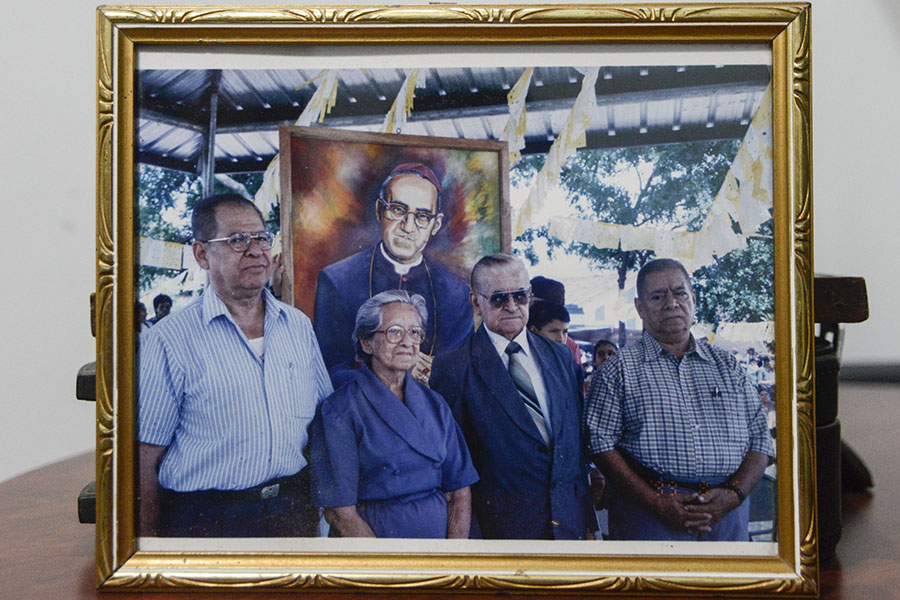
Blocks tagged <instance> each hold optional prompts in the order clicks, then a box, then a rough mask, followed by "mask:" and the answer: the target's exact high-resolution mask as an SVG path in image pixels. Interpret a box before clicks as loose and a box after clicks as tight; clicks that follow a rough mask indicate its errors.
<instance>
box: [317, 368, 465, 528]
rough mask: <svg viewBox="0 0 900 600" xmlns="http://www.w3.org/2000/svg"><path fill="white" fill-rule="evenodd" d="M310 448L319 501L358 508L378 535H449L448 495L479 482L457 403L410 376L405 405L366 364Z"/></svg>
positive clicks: (329, 404)
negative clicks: (454, 408) (455, 409)
mask: <svg viewBox="0 0 900 600" xmlns="http://www.w3.org/2000/svg"><path fill="white" fill-rule="evenodd" d="M309 447H310V468H311V476H312V501H313V503H314V504H315V505H316V506H323V507H326V508H331V507H338V506H352V505H356V510H357V512H358V513H359V514H360V516H361V517H362V518H363V520H365V521H366V522H367V523H368V524H369V526H370V527H371V528H372V530H373V531H374V532H375V535H376V536H377V537H401V538H444V537H446V536H447V501H446V499H445V497H444V493H445V492H452V491H455V490H458V489H461V488H464V487H466V486H470V485H472V484H473V483H475V482H476V481H478V475H477V473H476V472H475V467H473V466H472V459H471V456H470V455H469V450H468V448H467V447H466V443H465V440H464V438H463V436H462V432H461V431H460V429H459V426H458V425H457V424H456V421H455V420H454V419H453V415H452V414H451V412H450V407H449V406H448V405H447V403H446V402H444V400H443V398H441V397H440V396H439V395H438V394H437V393H435V392H433V391H432V390H430V389H428V388H427V387H425V386H423V385H421V384H419V383H418V382H416V381H415V380H414V379H413V378H412V377H410V376H409V374H407V375H406V400H405V402H401V400H400V399H399V398H397V396H395V395H394V393H393V392H391V391H390V390H389V389H388V387H387V386H386V385H385V384H384V383H383V382H382V381H381V380H380V379H378V377H377V376H376V375H375V374H374V373H373V372H372V371H370V370H369V369H368V368H366V367H363V368H361V369H360V370H359V371H358V373H357V375H356V377H355V378H354V379H353V380H351V381H350V382H349V383H348V384H347V385H345V386H343V387H342V388H340V389H339V390H338V391H337V392H335V393H334V394H332V395H331V396H329V397H328V398H326V399H325V400H324V401H323V402H322V403H321V405H320V406H319V409H318V410H317V412H316V416H315V418H314V419H313V422H312V424H311V425H310V428H309Z"/></svg>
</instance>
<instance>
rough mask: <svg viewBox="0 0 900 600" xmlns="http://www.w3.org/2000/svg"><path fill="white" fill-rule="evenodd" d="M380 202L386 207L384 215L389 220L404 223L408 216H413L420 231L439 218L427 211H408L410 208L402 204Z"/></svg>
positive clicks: (379, 200) (383, 210) (380, 200)
mask: <svg viewBox="0 0 900 600" xmlns="http://www.w3.org/2000/svg"><path fill="white" fill-rule="evenodd" d="M378 202H380V203H381V204H383V205H384V208H383V209H382V213H383V214H384V216H385V217H386V218H387V219H389V220H391V221H404V220H406V215H412V216H413V221H415V223H416V227H418V228H419V229H425V228H426V227H428V225H430V224H431V222H432V221H433V220H434V218H435V217H436V216H437V214H435V213H433V212H428V211H427V210H408V208H409V207H407V206H406V205H405V204H401V203H400V202H385V201H384V200H382V199H381V198H379V199H378Z"/></svg>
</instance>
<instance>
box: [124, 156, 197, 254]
mask: <svg viewBox="0 0 900 600" xmlns="http://www.w3.org/2000/svg"><path fill="white" fill-rule="evenodd" d="M137 192H138V235H140V236H144V237H148V238H152V239H157V240H163V241H167V242H177V243H179V244H186V243H188V242H190V240H191V224H190V219H189V218H188V215H189V214H190V211H191V210H192V209H193V207H194V205H195V204H196V203H197V202H198V201H199V200H200V198H201V197H202V189H201V185H200V178H199V177H197V175H195V174H193V173H185V172H182V171H174V170H172V169H163V168H161V167H154V166H151V165H143V164H142V165H139V166H138V185H137ZM181 200H183V201H184V203H183V204H180V201H181ZM179 206H181V207H182V208H181V210H179ZM173 211H174V212H173Z"/></svg>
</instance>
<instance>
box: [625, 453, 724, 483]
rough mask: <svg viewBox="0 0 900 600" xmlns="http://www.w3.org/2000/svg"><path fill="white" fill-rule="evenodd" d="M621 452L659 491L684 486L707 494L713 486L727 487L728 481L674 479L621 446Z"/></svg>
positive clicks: (642, 477)
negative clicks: (652, 467)
mask: <svg viewBox="0 0 900 600" xmlns="http://www.w3.org/2000/svg"><path fill="white" fill-rule="evenodd" d="M617 450H618V451H619V454H621V455H622V458H624V459H625V462H626V463H628V466H629V467H631V470H632V471H634V472H635V473H636V474H637V476H638V477H640V478H641V479H643V480H644V481H646V482H647V483H648V484H649V485H650V487H652V488H653V489H654V490H656V492H657V493H659V494H663V493H668V492H672V491H674V488H683V489H687V490H691V491H692V492H697V493H700V494H705V493H707V492H708V491H709V490H711V489H712V488H717V487H727V486H726V481H727V480H726V481H714V482H710V481H683V480H679V479H674V478H671V477H665V476H663V475H662V474H661V473H658V472H656V471H654V470H653V469H651V468H649V467H646V466H644V465H643V464H642V463H641V462H640V461H638V460H637V459H636V458H635V457H633V456H632V455H631V454H629V453H628V452H626V451H624V450H622V449H621V448H617Z"/></svg>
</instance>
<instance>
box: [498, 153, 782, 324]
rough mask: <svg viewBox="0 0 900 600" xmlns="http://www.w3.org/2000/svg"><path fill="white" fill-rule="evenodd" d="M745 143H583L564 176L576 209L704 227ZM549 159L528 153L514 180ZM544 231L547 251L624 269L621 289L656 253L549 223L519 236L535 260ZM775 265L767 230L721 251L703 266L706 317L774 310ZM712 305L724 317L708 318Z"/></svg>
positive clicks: (750, 316) (666, 225)
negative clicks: (576, 236) (570, 233)
mask: <svg viewBox="0 0 900 600" xmlns="http://www.w3.org/2000/svg"><path fill="white" fill-rule="evenodd" d="M739 148H740V140H719V141H700V142H690V143H680V144H665V145H659V146H640V147H628V148H607V149H597V150H584V151H579V152H578V153H576V154H575V156H573V157H571V158H570V159H569V160H568V161H567V162H566V164H565V165H564V166H563V168H562V171H561V173H560V182H561V186H562V189H563V190H564V191H565V193H566V197H567V199H568V201H569V204H570V207H571V213H570V215H571V216H576V217H579V218H587V219H593V220H597V221H603V222H606V223H615V224H619V225H631V226H635V227H642V226H646V227H655V228H659V229H667V230H679V231H697V230H699V229H700V227H701V226H702V224H703V222H704V221H705V219H706V216H707V214H708V213H709V210H710V208H711V206H712V203H713V201H714V200H715V197H716V194H717V193H718V191H719V189H720V188H721V186H722V182H723V181H724V179H725V175H726V174H727V173H728V169H729V167H730V166H731V164H732V162H733V161H734V157H735V155H736V154H737V151H738V149H739ZM544 160H546V156H545V155H532V156H528V157H525V158H524V159H523V160H522V161H520V162H519V163H518V164H517V165H516V166H515V167H514V169H513V172H512V177H511V181H512V182H513V183H514V184H517V183H522V182H527V181H530V180H531V179H532V178H533V177H534V175H535V174H536V173H537V172H538V171H539V170H540V168H541V167H542V165H543V162H544ZM541 238H543V240H544V241H545V244H546V253H547V257H548V258H551V259H552V258H553V255H554V253H556V252H560V251H561V252H564V253H566V254H574V255H578V256H581V257H583V258H585V259H587V260H588V261H589V263H590V264H591V265H592V268H594V269H598V270H601V269H602V270H610V269H612V270H615V271H617V273H618V285H619V289H624V286H625V279H626V276H627V274H628V272H629V271H636V270H638V269H640V267H641V266H643V265H644V264H645V263H646V262H647V261H649V260H650V259H651V258H654V253H653V252H652V251H650V250H628V251H626V250H622V248H621V246H620V247H618V248H596V247H594V246H593V245H590V244H584V243H581V242H569V241H565V240H556V239H554V238H552V237H551V236H549V227H548V226H547V225H546V224H542V225H539V226H536V227H533V228H530V229H528V230H527V231H526V232H525V233H524V234H523V235H522V236H520V237H519V238H518V239H517V242H519V243H520V244H524V251H523V253H524V255H525V257H526V258H527V259H528V260H529V261H530V262H531V263H532V264H535V263H536V262H537V261H538V260H540V256H539V254H540V252H539V251H538V247H537V245H536V242H537V240H539V239H541ZM767 253H768V255H767ZM771 270H772V261H771V239H770V238H769V239H764V238H760V239H754V240H753V241H752V242H751V244H750V245H749V246H748V248H747V249H746V250H744V251H738V252H733V253H731V254H729V255H728V256H726V257H722V258H720V259H719V261H718V262H717V263H716V265H715V267H714V268H712V267H705V268H704V269H701V270H700V271H698V273H697V275H698V277H699V280H700V281H702V285H703V292H704V294H703V295H704V302H705V303H706V304H704V305H703V312H702V316H700V318H701V320H705V321H707V322H718V321H720V320H732V321H741V320H758V319H762V318H766V317H765V315H770V314H771V308H770V307H771V298H772V295H771V282H772V274H771ZM732 272H734V273H735V274H736V276H733V275H732ZM745 280H746V281H749V280H753V283H754V285H752V286H748V285H746V281H745ZM766 285H768V289H767V288H766ZM746 291H749V293H745V292H746ZM741 296H747V297H744V298H741ZM767 306H768V307H769V308H766V307H767ZM767 311H768V312H767ZM712 313H714V314H715V315H716V316H717V318H715V319H711V318H708V317H709V315H710V314H712ZM698 316H699V313H698ZM619 330H620V341H624V323H620V324H619Z"/></svg>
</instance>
